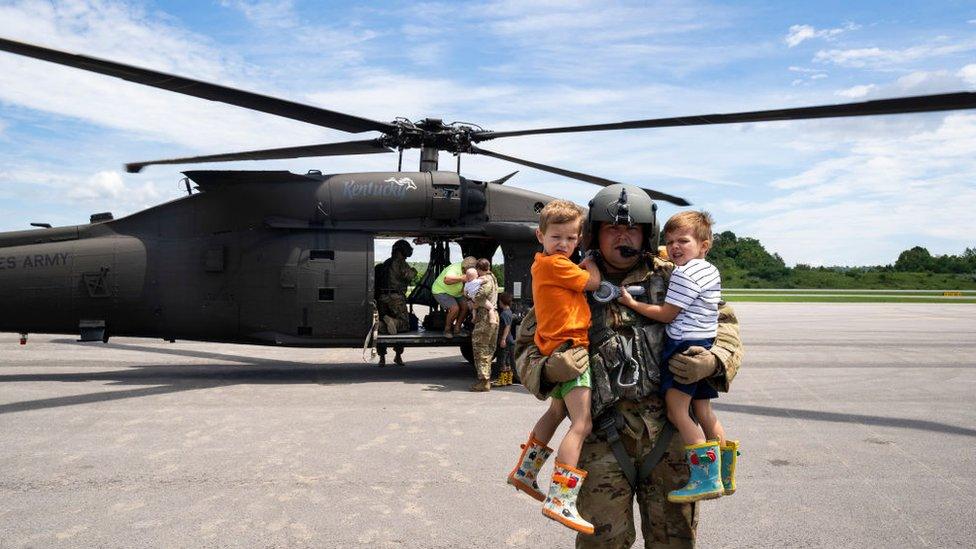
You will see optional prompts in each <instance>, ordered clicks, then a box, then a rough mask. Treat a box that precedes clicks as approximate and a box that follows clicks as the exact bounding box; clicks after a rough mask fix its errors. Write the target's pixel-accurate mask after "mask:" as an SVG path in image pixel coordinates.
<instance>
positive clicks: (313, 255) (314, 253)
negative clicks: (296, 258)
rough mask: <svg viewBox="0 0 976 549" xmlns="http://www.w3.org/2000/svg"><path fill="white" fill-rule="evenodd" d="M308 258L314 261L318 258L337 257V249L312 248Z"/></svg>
mask: <svg viewBox="0 0 976 549" xmlns="http://www.w3.org/2000/svg"><path fill="white" fill-rule="evenodd" d="M308 258H309V259H310V260H312V261H315V260H316V259H335V250H311V251H309V254H308Z"/></svg>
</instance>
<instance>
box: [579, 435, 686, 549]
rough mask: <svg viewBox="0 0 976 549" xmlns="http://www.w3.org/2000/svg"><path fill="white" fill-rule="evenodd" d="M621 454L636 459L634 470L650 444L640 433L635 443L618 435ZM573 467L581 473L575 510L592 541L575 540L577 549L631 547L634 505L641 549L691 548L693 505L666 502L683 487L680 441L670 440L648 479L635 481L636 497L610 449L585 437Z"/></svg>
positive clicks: (591, 437)
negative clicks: (584, 474) (583, 479)
mask: <svg viewBox="0 0 976 549" xmlns="http://www.w3.org/2000/svg"><path fill="white" fill-rule="evenodd" d="M621 441H622V442H623V444H624V448H626V449H627V454H628V455H630V456H632V457H634V458H636V459H634V466H635V467H636V468H638V470H639V468H640V464H641V461H642V460H643V458H644V456H645V455H647V454H648V453H650V451H651V448H652V447H653V442H654V441H653V440H650V438H649V437H648V435H647V433H646V431H645V433H644V435H643V436H641V437H640V439H639V440H634V438H633V437H630V436H627V434H625V433H623V432H622V433H621ZM579 467H580V469H583V470H585V471H586V472H587V477H586V482H584V483H583V489H582V491H581V492H580V496H579V500H578V507H579V510H580V514H581V515H583V518H585V519H586V520H588V521H590V522H591V523H592V524H593V526H594V529H595V532H594V534H593V535H592V536H587V535H583V534H580V535H578V536H577V537H576V547H577V548H587V547H600V548H611V547H612V548H617V547H620V548H623V547H631V546H632V545H633V544H634V541H635V540H636V539H637V533H636V529H635V527H634V500H635V499H636V500H637V506H638V508H639V510H640V522H641V533H642V534H643V535H644V547H655V548H664V547H668V548H671V547H674V548H677V547H694V546H695V529H696V527H697V526H698V511H697V508H696V505H695V504H693V503H685V504H679V503H671V502H669V501H668V492H669V491H671V490H674V489H677V488H681V487H682V486H684V485H685V483H687V482H688V476H689V472H688V464H687V462H686V459H685V452H684V446H683V445H682V442H681V436H680V435H678V434H677V433H675V434H674V436H673V437H671V444H670V445H669V447H668V451H667V452H665V454H664V457H663V458H661V462H660V463H658V465H657V467H655V468H654V470H653V471H651V474H650V476H648V478H646V479H644V481H643V482H640V483H639V484H638V486H637V492H636V493H634V491H633V490H632V489H631V487H630V484H629V483H628V482H627V478H626V477H625V476H624V473H623V471H621V469H620V465H619V464H618V463H617V458H616V457H614V455H613V450H611V449H610V445H609V444H607V443H606V441H604V440H600V439H598V438H597V437H595V436H593V435H591V436H589V437H587V439H586V442H585V443H584V444H583V451H582V453H581V454H580V460H579Z"/></svg>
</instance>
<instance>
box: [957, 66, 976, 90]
mask: <svg viewBox="0 0 976 549" xmlns="http://www.w3.org/2000/svg"><path fill="white" fill-rule="evenodd" d="M956 75H957V76H958V77H959V78H962V79H963V80H965V81H966V83H967V84H969V85H970V86H976V64H972V65H966V66H965V67H963V68H961V69H959V72H958V73H956Z"/></svg>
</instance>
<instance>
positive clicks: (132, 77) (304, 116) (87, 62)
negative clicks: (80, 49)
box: [0, 38, 396, 133]
mask: <svg viewBox="0 0 976 549" xmlns="http://www.w3.org/2000/svg"><path fill="white" fill-rule="evenodd" d="M0 50H2V51H7V52H10V53H15V54H17V55H23V56H26V57H33V58H35V59H41V60H43V61H50V62H51V63H57V64H60V65H66V66H68V67H74V68H77V69H82V70H86V71H90V72H97V73H99V74H104V75H108V76H114V77H116V78H121V79H123V80H128V81H130V82H135V83H137V84H143V85H146V86H151V87H154V88H160V89H164V90H168V91H171V92H176V93H182V94H184V95H192V96H193V97H199V98H201V99H208V100H210V101H219V102H221V103H228V104H230V105H236V106H238V107H244V108H246V109H251V110H255V111H260V112H266V113H269V114H275V115H278V116H283V117H285V118H291V119H293V120H300V121H302V122H307V123H309V124H315V125H318V126H324V127H326V128H332V129H336V130H342V131H346V132H350V133H361V132H367V131H380V132H391V131H394V130H395V129H396V127H395V126H393V125H392V124H387V123H386V122H379V121H376V120H370V119H368V118H362V117H359V116H353V115H350V114H345V113H341V112H338V111H331V110H328V109H323V108H321V107H313V106H311V105H305V104H302V103H296V102H294V101H288V100H287V99H279V98H277V97H271V96H268V95H261V94H258V93H253V92H248V91H244V90H238V89H235V88H230V87H227V86H220V85H217V84H211V83H209V82H203V81H201V80H193V79H191V78H184V77H181V76H174V75H171V74H167V73H164V72H158V71H154V70H150V69H144V68H140V67H134V66H132V65H125V64H122V63H116V62H114V61H108V60H105V59H98V58H96V57H89V56H87V55H80V54H74V53H68V52H64V51H59V50H54V49H50V48H45V47H42V46H35V45H33V44H27V43H24V42H17V41H14V40H7V39H5V38H0Z"/></svg>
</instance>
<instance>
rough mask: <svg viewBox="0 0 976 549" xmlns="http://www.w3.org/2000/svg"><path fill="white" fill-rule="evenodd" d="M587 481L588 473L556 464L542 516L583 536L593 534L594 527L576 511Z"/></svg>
mask: <svg viewBox="0 0 976 549" xmlns="http://www.w3.org/2000/svg"><path fill="white" fill-rule="evenodd" d="M585 479H586V471H584V470H582V469H577V468H575V467H570V466H569V465H566V464H565V463H559V462H558V461H557V462H556V466H555V467H554V468H553V470H552V484H550V485H549V497H547V498H546V501H545V502H544V503H543V504H542V514H543V515H545V516H547V517H549V518H551V519H552V520H555V521H557V522H559V523H561V524H562V525H563V526H566V527H567V528H572V529H573V530H576V531H577V532H581V533H583V534H592V533H593V525H592V524H590V523H589V522H586V521H585V520H583V517H581V516H580V514H579V511H577V510H576V498H577V497H579V493H580V488H582V487H583V481H584V480H585Z"/></svg>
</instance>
